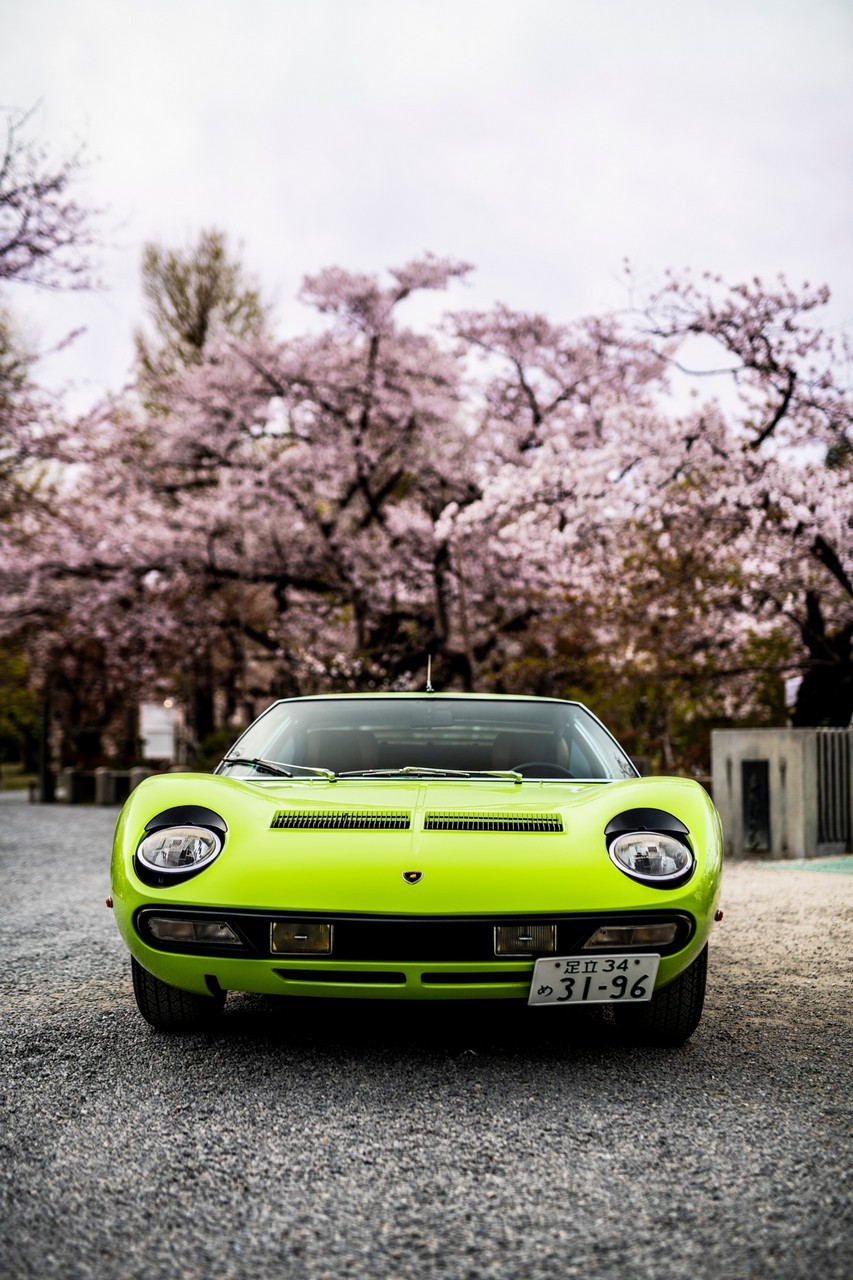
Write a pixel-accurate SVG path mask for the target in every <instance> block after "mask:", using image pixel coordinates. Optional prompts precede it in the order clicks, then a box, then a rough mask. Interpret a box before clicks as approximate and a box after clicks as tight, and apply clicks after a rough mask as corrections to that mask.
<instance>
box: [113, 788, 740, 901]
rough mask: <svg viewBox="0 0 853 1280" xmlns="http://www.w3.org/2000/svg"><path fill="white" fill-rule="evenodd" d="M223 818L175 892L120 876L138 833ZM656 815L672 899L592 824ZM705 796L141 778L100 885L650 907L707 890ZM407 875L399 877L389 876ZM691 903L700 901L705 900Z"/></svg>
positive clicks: (709, 831)
mask: <svg viewBox="0 0 853 1280" xmlns="http://www.w3.org/2000/svg"><path fill="white" fill-rule="evenodd" d="M188 804H192V805H199V806H204V807H205V808H208V809H212V810H214V811H215V812H217V813H218V814H220V815H221V817H222V818H223V819H224V821H225V823H226V824H227V826H228V835H227V838H226V841H225V847H224V849H223V852H222V853H221V854H220V856H219V857H218V858H217V860H216V861H215V862H214V863H213V864H212V865H211V866H210V867H209V868H208V869H207V870H205V871H202V872H201V873H199V875H197V876H195V877H193V878H192V879H190V880H187V881H185V882H183V883H182V884H180V885H175V886H168V887H167V888H166V889H162V890H151V889H148V888H146V887H145V886H144V885H142V884H141V883H140V882H139V881H138V880H137V879H136V876H135V873H134V871H133V865H132V863H133V853H134V851H135V849H136V846H137V844H138V842H139V840H140V839H141V837H142V834H143V832H144V829H145V825H146V823H147V822H149V821H150V820H151V819H152V818H154V817H155V816H156V815H157V814H159V813H162V812H163V811H164V810H166V809H169V808H171V807H173V806H184V805H188ZM635 808H656V809H663V810H665V811H667V812H668V813H671V814H673V815H674V816H675V817H677V818H679V819H680V820H681V821H682V822H684V824H685V825H686V826H687V828H688V830H689V832H690V840H691V843H692V845H693V848H694V852H695V853H696V856H697V870H696V873H695V874H694V876H693V877H692V879H691V880H690V881H689V882H688V886H685V888H684V889H683V890H662V889H649V888H648V887H646V886H643V885H640V884H637V883H636V882H635V881H633V880H631V879H630V878H629V877H627V876H625V875H624V874H623V873H622V872H621V871H619V870H618V869H617V868H616V867H615V866H614V865H613V863H612V862H611V861H610V858H609V856H608V854H607V849H606V845H605V840H604V828H605V827H606V825H607V823H608V822H609V821H610V820H611V819H612V818H614V817H616V816H617V815H619V814H621V813H623V812H625V811H626V810H629V809H635ZM720 845H721V841H720V836H719V821H718V819H717V816H716V812H715V810H714V808H713V805H712V804H711V802H710V799H709V797H708V795H707V793H706V792H705V791H704V789H703V788H702V787H700V786H699V785H698V784H696V783H694V782H691V781H689V780H686V779H681V778H654V779H648V778H639V779H630V780H626V781H622V782H606V783H572V782H565V783H563V782H523V783H521V784H515V783H513V782H512V781H505V780H503V779H500V780H498V779H495V780H491V779H489V780H482V781H481V780H470V779H465V780H464V781H462V780H460V781H456V780H453V781H446V780H444V779H440V780H435V779H429V780H424V779H421V778H411V779H400V778H399V777H398V778H394V779H393V780H389V779H369V780H365V779H342V780H338V781H337V782H328V781H326V780H311V781H297V780H293V781H290V780H287V781H285V780H282V781H279V780H277V779H276V780H271V781H267V780H264V781H254V780H253V781H251V782H248V781H245V780H241V779H234V778H227V777H221V776H214V775H210V774H168V775H162V776H158V777H155V778H150V779H148V780H147V781H146V782H144V783H142V784H141V785H140V786H139V787H138V788H137V789H136V790H135V791H134V792H133V793H132V795H131V797H130V799H129V801H128V803H127V805H126V806H125V808H124V810H123V811H122V814H121V816H120V819H119V824H118V828H117V832H116V856H115V858H114V864H113V879H114V886H115V888H116V889H117V890H118V891H119V892H122V889H123V888H128V889H132V890H133V893H134V895H135V896H143V897H146V898H148V899H150V900H156V901H160V902H164V901H167V900H173V901H175V902H182V903H183V902H186V903H189V902H192V903H196V904H199V905H207V906H230V907H242V908H246V909H262V910H270V909H273V910H281V911H306V912H307V911H311V912H330V913H331V912H353V913H362V912H364V913H377V914H393V915H401V914H402V915H444V914H448V915H453V914H479V913H483V914H488V913H493V912H552V911H553V912H563V911H583V910H596V909H601V908H609V909H613V908H625V909H630V908H632V907H635V906H640V905H643V906H648V905H649V902H650V900H652V901H655V902H659V903H660V904H661V905H664V904H665V905H669V906H673V907H675V906H679V905H681V899H682V898H684V897H685V896H687V897H693V898H695V896H696V895H697V894H698V895H699V896H700V897H702V896H703V894H705V895H709V894H711V892H712V885H713V882H714V881H715V880H716V878H717V876H718V873H719V862H720V858H721V851H720ZM412 871H418V872H421V873H422V875H421V878H420V879H419V880H418V881H417V883H409V882H407V880H406V879H405V878H404V872H412ZM705 905H707V903H706V904H705Z"/></svg>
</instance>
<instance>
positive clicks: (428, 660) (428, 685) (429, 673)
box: [426, 653, 435, 693]
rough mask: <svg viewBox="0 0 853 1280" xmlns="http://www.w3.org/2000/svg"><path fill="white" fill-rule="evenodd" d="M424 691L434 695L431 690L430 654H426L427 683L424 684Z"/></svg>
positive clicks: (433, 691)
mask: <svg viewBox="0 0 853 1280" xmlns="http://www.w3.org/2000/svg"><path fill="white" fill-rule="evenodd" d="M426 691H427V693H435V689H433V687H432V654H431V653H430V654H427V682H426Z"/></svg>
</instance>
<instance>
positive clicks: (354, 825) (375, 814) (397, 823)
mask: <svg viewBox="0 0 853 1280" xmlns="http://www.w3.org/2000/svg"><path fill="white" fill-rule="evenodd" d="M410 822H411V815H410V814H408V813H400V812H399V811H396V810H395V811H394V812H383V811H382V810H377V809H372V810H370V809H359V810H343V809H338V810H327V809H280V810H279V811H278V813H277V814H276V815H275V817H274V818H273V820H272V822H271V823H270V827H273V828H275V829H277V830H288V831H293V830H299V831H408V829H409V826H410Z"/></svg>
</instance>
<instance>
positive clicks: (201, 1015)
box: [130, 956, 225, 1031]
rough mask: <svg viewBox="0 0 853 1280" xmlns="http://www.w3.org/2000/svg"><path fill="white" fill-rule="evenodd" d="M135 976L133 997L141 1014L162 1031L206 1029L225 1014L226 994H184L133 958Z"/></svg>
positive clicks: (133, 974) (132, 967) (184, 992)
mask: <svg viewBox="0 0 853 1280" xmlns="http://www.w3.org/2000/svg"><path fill="white" fill-rule="evenodd" d="M130 971H131V974H132V976H133V994H134V995H135V996H136V1004H137V1007H138V1009H139V1012H140V1013H141V1014H142V1016H143V1018H144V1019H145V1021H146V1022H150V1023H151V1026H152V1027H156V1028H157V1030H158V1031H190V1030H196V1031H197V1030H203V1029H204V1028H205V1027H206V1026H209V1025H210V1023H211V1022H213V1021H214V1020H215V1019H216V1018H217V1017H218V1016H219V1014H220V1013H221V1012H222V1009H223V1006H224V1004H225V992H224V991H220V992H218V993H217V994H216V995H211V996H199V995H196V994H195V992H193V991H182V990H181V989H180V988H179V987H171V986H169V984H168V982H161V981H160V979H159V978H155V977H154V974H153V973H149V972H148V970H147V969H143V967H142V965H141V964H140V963H139V962H138V961H137V960H135V959H134V957H133V956H131V957H130Z"/></svg>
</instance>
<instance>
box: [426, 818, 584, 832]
mask: <svg viewBox="0 0 853 1280" xmlns="http://www.w3.org/2000/svg"><path fill="white" fill-rule="evenodd" d="M562 830H563V819H562V818H561V817H560V815H559V814H558V813H544V814H542V813H540V814H530V813H497V814H494V815H490V814H485V813H428V814H427V815H426V819H425V821H424V831H539V832H548V831H562Z"/></svg>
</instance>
